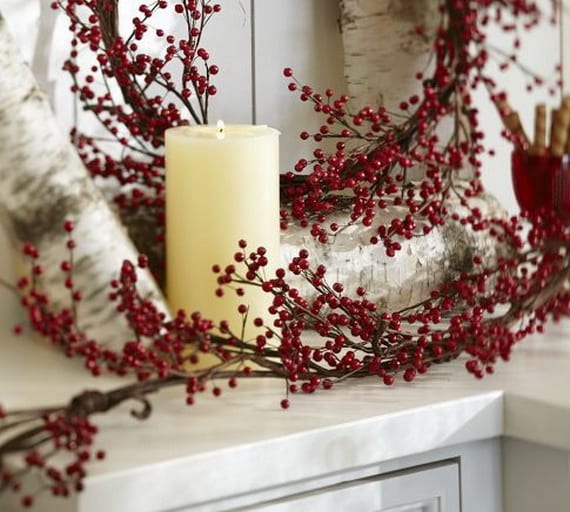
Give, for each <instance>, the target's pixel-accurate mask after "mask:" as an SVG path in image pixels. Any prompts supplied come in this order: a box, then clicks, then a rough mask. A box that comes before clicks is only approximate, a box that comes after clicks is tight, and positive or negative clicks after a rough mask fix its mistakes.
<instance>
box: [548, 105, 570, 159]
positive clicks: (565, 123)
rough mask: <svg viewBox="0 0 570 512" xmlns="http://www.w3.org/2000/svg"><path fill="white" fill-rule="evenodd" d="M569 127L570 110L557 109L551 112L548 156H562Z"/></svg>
mask: <svg viewBox="0 0 570 512" xmlns="http://www.w3.org/2000/svg"><path fill="white" fill-rule="evenodd" d="M569 126H570V110H568V109H566V108H558V109H555V110H554V111H553V114H552V123H551V131H550V154H551V155H553V156H562V155H563V154H564V150H565V148H566V141H567V138H568V128H569Z"/></svg>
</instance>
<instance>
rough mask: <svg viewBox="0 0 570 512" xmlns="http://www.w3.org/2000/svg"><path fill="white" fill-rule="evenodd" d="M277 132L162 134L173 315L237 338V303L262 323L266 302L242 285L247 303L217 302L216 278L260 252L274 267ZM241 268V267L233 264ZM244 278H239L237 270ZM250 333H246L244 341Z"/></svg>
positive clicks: (209, 129)
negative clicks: (243, 254)
mask: <svg viewBox="0 0 570 512" xmlns="http://www.w3.org/2000/svg"><path fill="white" fill-rule="evenodd" d="M278 137H279V132H278V131H277V130H274V129H272V128H269V127H267V126H250V125H226V126H224V125H223V123H219V124H218V126H184V127H177V128H172V129H170V130H167V132H166V253H167V298H168V302H169V304H170V307H171V309H172V311H173V312H174V313H175V312H176V311H177V310H179V309H184V310H185V311H186V312H187V313H188V314H191V313H193V312H195V311H199V312H200V313H201V314H202V316H203V317H204V318H208V319H211V320H213V321H214V322H215V323H216V324H219V322H220V321H222V320H227V321H228V322H229V324H230V328H231V329H232V332H234V333H235V334H236V335H240V334H241V325H242V317H241V316H240V314H239V313H238V312H237V308H238V306H239V305H240V304H245V305H246V306H248V308H249V312H248V320H249V322H248V323H249V324H250V325H251V323H252V321H253V319H254V318H255V317H261V318H264V319H268V318H269V317H270V315H269V314H268V313H267V308H268V306H269V305H270V303H271V297H270V296H269V295H268V294H267V293H264V292H263V291H262V290H261V289H259V288H257V287H253V286H244V287H243V288H244V290H245V296H243V297H238V296H237V295H236V293H235V292H234V291H233V290H231V289H229V288H225V290H224V296H223V297H217V296H216V289H217V288H218V287H219V285H218V284H217V277H218V276H217V275H216V274H214V273H213V272H212V267H213V265H220V266H221V267H222V269H224V268H225V266H227V265H228V264H233V263H234V261H233V256H234V254H235V253H236V252H238V251H239V250H240V249H239V248H238V242H239V240H241V239H243V240H246V241H247V244H248V246H247V249H246V250H247V251H248V253H249V252H251V251H255V250H256V249H257V247H259V246H263V247H265V248H266V249H267V257H268V259H269V262H270V265H269V267H268V269H266V271H267V270H269V269H271V268H273V269H274V268H276V267H277V266H278V262H279V140H278ZM236 266H237V267H238V268H239V264H236ZM240 273H241V274H242V275H244V274H245V272H243V271H241V269H240ZM253 332H255V331H254V329H252V328H249V329H247V330H246V333H245V334H246V337H247V336H251V334H252V333H253Z"/></svg>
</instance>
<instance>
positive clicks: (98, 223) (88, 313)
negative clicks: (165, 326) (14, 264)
mask: <svg viewBox="0 0 570 512" xmlns="http://www.w3.org/2000/svg"><path fill="white" fill-rule="evenodd" d="M0 70H1V72H0V126H1V130H2V133H1V134H0V184H1V185H0V219H1V222H2V223H3V225H4V227H5V229H6V231H7V234H8V236H9V238H10V239H11V240H12V242H13V244H14V247H19V246H21V245H22V244H23V243H24V242H30V243H32V244H34V245H35V246H36V247H37V248H38V249H39V250H40V252H41V255H42V264H43V267H44V269H45V273H44V275H43V276H42V283H43V287H44V291H45V292H47V293H48V294H49V295H50V297H51V298H52V301H53V303H54V305H55V306H56V307H69V302H70V301H69V298H70V297H69V290H67V289H65V288H64V285H63V282H64V278H65V274H64V273H63V272H62V271H61V270H60V262H61V261H63V260H65V259H67V258H68V254H67V249H66V247H65V244H66V234H65V232H64V230H63V223H64V220H65V219H71V220H73V221H74V223H75V225H76V227H75V230H74V232H73V237H74V239H75V240H76V243H77V249H76V251H75V272H74V282H75V288H76V289H78V290H80V291H81V292H82V294H83V296H84V300H83V301H82V302H81V303H80V304H79V306H78V313H79V315H78V318H79V326H80V327H81V328H82V329H83V330H84V331H85V332H86V333H87V335H88V336H89V337H91V338H93V339H96V340H97V341H99V342H102V343H104V344H106V345H108V346H110V347H113V348H118V347H120V345H121V344H122V343H123V342H125V341H127V340H130V339H133V333H132V331H131V330H130V328H129V327H128V325H127V322H126V320H124V319H123V318H122V317H121V316H120V315H117V313H116V312H115V306H114V304H113V303H111V302H109V300H108V293H109V291H110V288H109V286H110V282H111V280H112V279H114V278H116V277H117V276H118V273H119V270H120V268H121V264H122V262H123V261H124V260H125V259H129V260H131V261H136V259H137V251H136V250H135V248H134V246H133V245H132V243H131V241H130V240H129V237H128V236H127V235H126V233H125V230H124V228H123V227H122V226H121V224H120V222H119V221H118V220H117V218H116V216H115V214H114V213H113V212H112V211H111V209H110V208H109V206H108V204H107V202H106V201H105V199H104V198H103V196H102V195H101V193H100V192H99V190H98V189H97V188H96V186H95V184H94V183H93V180H92V179H91V177H90V176H89V174H88V172H87V170H86V169H85V167H84V166H83V164H82V162H81V161H80V159H79V157H78V156H77V153H76V152H75V149H74V148H73V146H72V145H71V144H70V142H69V141H68V140H67V137H66V136H64V135H63V134H62V133H61V132H60V130H59V128H58V126H57V123H56V120H55V117H54V115H53V113H52V111H51V109H50V107H49V104H48V101H47V99H46V95H45V94H44V93H43V92H42V91H41V90H40V88H39V87H38V85H37V83H36V81H35V79H34V76H33V74H32V72H31V71H30V69H29V67H28V65H27V64H26V63H25V62H24V60H23V58H22V56H21V55H20V52H19V50H18V48H17V46H16V44H15V42H14V40H13V39H12V38H11V37H10V35H9V33H8V30H7V27H6V23H5V21H4V19H3V18H2V16H1V13H0ZM139 286H140V288H139V289H140V290H141V293H142V294H143V295H144V296H147V297H151V298H153V299H154V300H155V301H156V303H157V305H158V306H159V307H160V308H161V309H162V310H163V311H164V312H166V311H167V308H166V303H165V301H164V299H163V298H162V294H161V292H160V290H159V288H158V287H157V285H156V283H155V282H154V280H153V278H152V277H151V275H150V273H149V272H147V271H140V272H139Z"/></svg>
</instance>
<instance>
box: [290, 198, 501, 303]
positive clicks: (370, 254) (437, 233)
mask: <svg viewBox="0 0 570 512" xmlns="http://www.w3.org/2000/svg"><path fill="white" fill-rule="evenodd" d="M471 204H472V206H473V207H478V208H479V209H480V210H481V213H482V215H483V216H484V217H487V216H492V217H499V218H500V217H503V216H505V215H506V214H505V213H504V211H503V210H502V208H501V207H500V205H499V203H498V201H497V200H496V199H495V198H494V197H493V196H491V195H490V194H485V195H482V196H480V197H478V198H475V199H473V202H472V203H471ZM449 209H450V210H453V211H454V212H457V213H458V214H459V215H468V213H469V212H468V209H467V208H466V207H464V206H461V204H460V202H459V200H457V199H450V200H449ZM402 211H403V209H401V210H400V209H398V208H396V207H393V208H391V209H390V210H388V211H383V212H379V213H377V215H378V216H379V219H378V220H379V221H380V222H385V221H388V222H389V220H390V219H392V218H394V217H399V216H400V217H401V216H402V215H401V214H402ZM328 220H329V221H330V222H336V223H337V224H338V225H339V226H346V225H347V224H348V222H349V220H350V212H337V213H335V214H333V215H331V216H330V217H329V218H328ZM375 234H376V228H375V227H374V226H372V227H369V228H367V227H364V226H362V225H361V224H358V225H352V226H349V227H347V228H345V229H344V230H342V232H340V233H339V234H338V235H337V236H336V237H334V238H332V237H331V243H329V244H321V243H319V242H317V241H315V239H314V238H313V237H312V236H311V235H310V234H309V233H308V232H307V230H306V229H302V228H300V227H298V226H290V227H289V228H288V229H287V231H285V232H284V233H283V235H282V237H281V256H282V264H283V265H286V264H287V263H288V262H289V261H291V259H292V258H293V257H295V256H297V255H298V253H299V250H300V249H301V248H305V249H307V250H308V251H309V253H310V261H311V264H312V266H313V267H316V265H318V264H324V265H325V266H326V267H327V281H328V282H329V284H331V285H332V284H333V283H334V282H340V283H342V284H343V285H344V286H345V290H346V293H347V294H349V295H354V294H355V291H356V289H357V288H358V287H359V286H364V287H365V288H366V290H367V299H368V300H370V301H371V302H373V303H375V304H377V305H378V306H379V308H380V309H381V310H386V309H388V310H390V311H394V310H399V309H403V308H406V307H408V306H412V305H414V304H417V303H419V302H421V301H423V300H425V299H427V298H428V297H429V295H430V292H431V291H433V290H437V289H438V288H440V287H441V286H442V285H443V284H444V283H445V282H448V281H449V280H451V279H455V278H457V277H458V275H459V274H460V273H461V272H472V271H474V270H475V269H474V268H473V257H474V256H476V255H478V256H480V257H481V258H482V260H483V265H484V266H485V267H491V266H493V265H494V264H495V263H496V262H497V259H498V258H499V257H504V256H506V255H507V249H506V248H505V247H504V246H500V245H498V244H497V243H496V242H495V239H494V238H492V237H490V236H489V235H488V233H487V232H476V231H473V230H472V229H471V228H469V227H467V226H462V225H460V224H459V223H456V222H453V221H448V222H447V223H446V224H445V225H444V226H442V227H441V228H438V229H434V230H433V231H432V232H431V233H429V234H428V235H426V236H420V237H417V238H412V239H411V240H407V241H403V242H402V250H401V251H399V252H398V253H396V256H395V257H393V258H389V257H387V256H386V254H385V253H384V251H383V250H382V247H379V246H377V245H370V237H372V236H373V235H375ZM288 282H289V284H290V285H291V286H292V287H295V288H298V289H299V291H300V292H301V295H303V296H304V297H305V298H307V299H309V300H312V299H314V298H315V297H316V295H315V292H314V290H313V288H312V286H311V285H310V284H309V283H308V282H307V281H306V280H305V279H303V278H301V277H295V278H293V277H291V279H289V281H288Z"/></svg>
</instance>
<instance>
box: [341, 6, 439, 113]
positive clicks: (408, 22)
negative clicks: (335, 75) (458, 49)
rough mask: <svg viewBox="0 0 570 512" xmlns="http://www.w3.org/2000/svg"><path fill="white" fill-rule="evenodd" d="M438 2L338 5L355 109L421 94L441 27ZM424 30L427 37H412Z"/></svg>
mask: <svg viewBox="0 0 570 512" xmlns="http://www.w3.org/2000/svg"><path fill="white" fill-rule="evenodd" d="M439 4H440V1H439V0H340V8H341V16H340V26H341V31H342V41H343V46H344V69H345V76H346V81H347V86H348V92H349V95H350V97H351V99H353V100H354V102H355V103H356V105H355V106H356V107H363V106H364V105H370V106H373V107H379V106H384V107H386V108H387V109H388V110H389V111H397V110H398V105H399V104H400V102H401V101H403V100H406V99H407V98H408V97H409V96H411V95H412V94H415V93H418V92H419V91H421V82H419V81H418V80H416V78H415V74H416V72H418V71H425V68H426V67H427V66H428V62H429V55H430V51H431V47H432V44H433V37H432V35H433V33H434V32H435V29H436V27H437V24H438V22H439V12H438V6H439ZM417 26H422V27H423V28H424V30H425V32H426V34H427V35H426V36H425V37H423V36H419V35H417V34H415V33H414V29H415V28H416V27H417Z"/></svg>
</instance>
